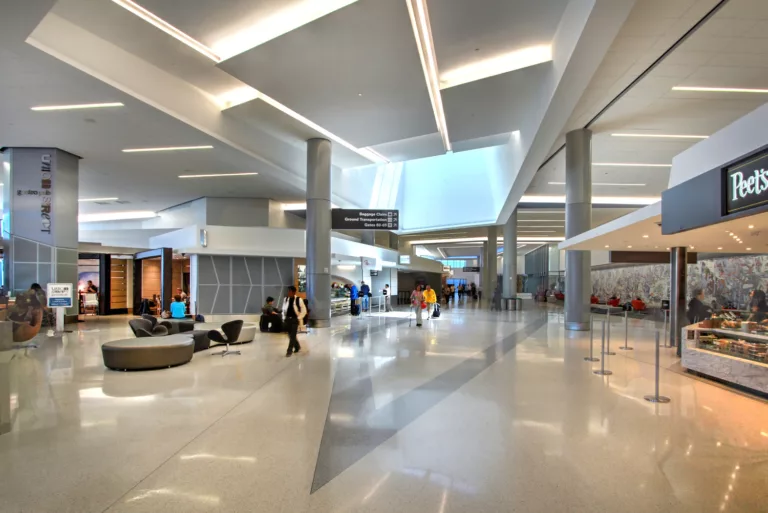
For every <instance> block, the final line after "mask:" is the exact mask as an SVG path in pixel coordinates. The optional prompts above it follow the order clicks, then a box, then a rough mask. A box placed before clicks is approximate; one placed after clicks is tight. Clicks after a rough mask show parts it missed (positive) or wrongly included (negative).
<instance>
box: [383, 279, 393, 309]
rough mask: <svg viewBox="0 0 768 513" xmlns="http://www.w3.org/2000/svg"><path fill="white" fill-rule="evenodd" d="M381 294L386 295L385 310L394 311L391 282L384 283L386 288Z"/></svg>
mask: <svg viewBox="0 0 768 513" xmlns="http://www.w3.org/2000/svg"><path fill="white" fill-rule="evenodd" d="M381 294H382V295H383V296H384V311H385V312H391V311H392V298H391V294H390V290H389V283H387V284H386V285H384V290H382V291H381Z"/></svg>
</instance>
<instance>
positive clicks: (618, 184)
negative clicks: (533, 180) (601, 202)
mask: <svg viewBox="0 0 768 513" xmlns="http://www.w3.org/2000/svg"><path fill="white" fill-rule="evenodd" d="M547 183H548V184H549V185H565V182H547ZM592 185H603V186H611V187H612V186H621V187H645V186H646V185H647V184H644V183H606V182H592Z"/></svg>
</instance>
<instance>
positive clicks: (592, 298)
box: [589, 294, 600, 305]
mask: <svg viewBox="0 0 768 513" xmlns="http://www.w3.org/2000/svg"><path fill="white" fill-rule="evenodd" d="M589 302H590V303H591V304H593V305H596V304H598V303H599V302H600V299H598V297H597V296H596V295H594V294H592V297H590V298H589Z"/></svg>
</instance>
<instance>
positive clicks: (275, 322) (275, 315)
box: [259, 296, 283, 333]
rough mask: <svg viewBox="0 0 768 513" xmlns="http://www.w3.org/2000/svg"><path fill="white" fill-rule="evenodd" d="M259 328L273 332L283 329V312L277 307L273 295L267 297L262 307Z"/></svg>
mask: <svg viewBox="0 0 768 513" xmlns="http://www.w3.org/2000/svg"><path fill="white" fill-rule="evenodd" d="M259 330H261V331H264V332H266V331H269V332H271V333H280V332H281V331H283V314H282V312H280V310H278V309H277V308H275V298H273V297H272V296H269V297H267V302H266V303H264V306H262V307H261V319H260V320H259Z"/></svg>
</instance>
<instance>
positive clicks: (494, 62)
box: [440, 45, 552, 89]
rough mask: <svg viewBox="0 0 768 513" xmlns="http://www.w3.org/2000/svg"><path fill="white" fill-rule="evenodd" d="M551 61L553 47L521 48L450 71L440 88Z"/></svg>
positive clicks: (446, 73)
mask: <svg viewBox="0 0 768 513" xmlns="http://www.w3.org/2000/svg"><path fill="white" fill-rule="evenodd" d="M551 60H552V45H536V46H529V47H527V48H521V49H519V50H515V51H512V52H509V53H505V54H503V55H497V56H495V57H491V58H489V59H484V60H482V61H479V62H473V63H472V64H468V65H466V66H461V67H459V68H454V69H451V70H448V71H446V72H444V73H442V74H441V76H440V88H441V89H448V88H450V87H455V86H458V85H462V84H466V83H469V82H474V81H476V80H481V79H483V78H488V77H493V76H497V75H501V74H502V73H509V72H510V71H515V70H518V69H523V68H528V67H531V66H535V65H537V64H541V63H544V62H550V61H551Z"/></svg>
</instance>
